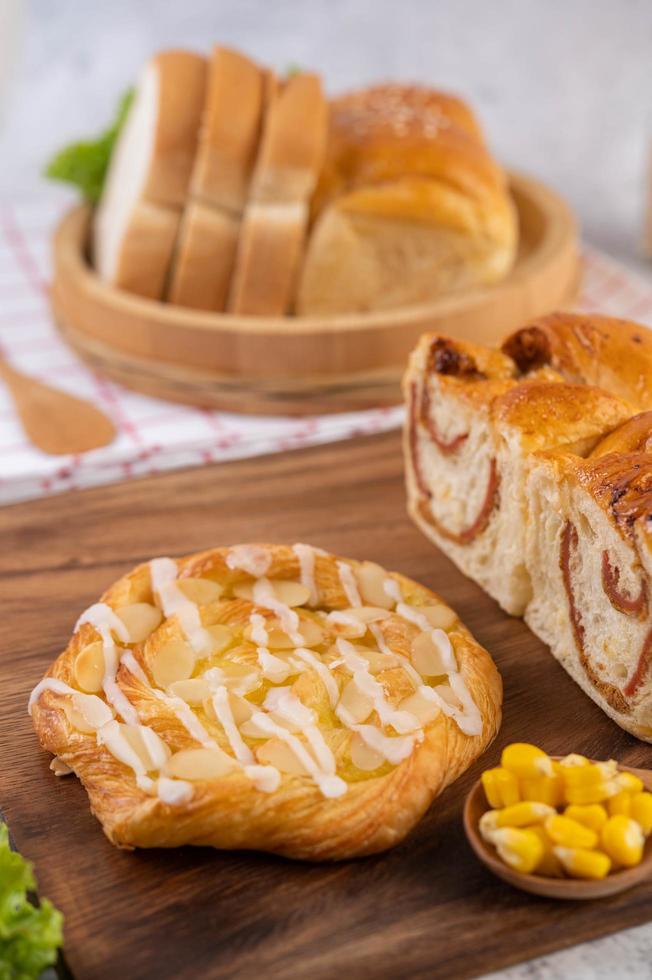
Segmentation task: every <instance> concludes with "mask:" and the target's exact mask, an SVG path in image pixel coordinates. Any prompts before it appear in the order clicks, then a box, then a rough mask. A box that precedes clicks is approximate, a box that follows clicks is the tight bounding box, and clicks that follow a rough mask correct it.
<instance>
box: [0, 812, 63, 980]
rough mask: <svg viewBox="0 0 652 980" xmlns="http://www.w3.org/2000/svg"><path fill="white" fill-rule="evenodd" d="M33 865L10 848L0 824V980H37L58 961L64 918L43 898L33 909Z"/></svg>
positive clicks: (2, 826) (34, 887)
mask: <svg viewBox="0 0 652 980" xmlns="http://www.w3.org/2000/svg"><path fill="white" fill-rule="evenodd" d="M35 889H36V881H35V879H34V872H33V871H32V865H31V864H30V862H29V861H26V860H25V859H24V858H23V857H21V856H20V854H18V853H17V852H16V851H12V850H11V849H10V847H9V834H8V832H7V827H6V825H5V824H4V823H1V822H0V980H36V978H37V977H39V976H40V974H41V973H42V972H43V970H45V969H46V967H48V966H52V964H54V963H55V962H56V959H57V949H58V948H59V946H61V943H62V942H63V929H62V926H63V916H62V915H61V912H58V911H57V909H55V908H54V906H53V905H52V903H51V902H49V901H48V900H47V899H46V898H44V899H42V900H41V903H40V905H38V906H35V905H32V903H31V902H30V901H29V899H28V897H27V893H28V892H30V891H34V890H35Z"/></svg>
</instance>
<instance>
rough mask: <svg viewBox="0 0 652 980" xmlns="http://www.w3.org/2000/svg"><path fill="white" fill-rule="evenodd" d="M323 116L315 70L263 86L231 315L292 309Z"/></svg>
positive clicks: (320, 146)
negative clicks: (265, 94) (264, 100)
mask: <svg viewBox="0 0 652 980" xmlns="http://www.w3.org/2000/svg"><path fill="white" fill-rule="evenodd" d="M326 120H327V117H326V101H325V99H324V95H323V92H322V87H321V82H320V79H319V77H318V76H317V75H313V74H311V73H309V72H303V73H300V74H298V75H293V76H292V77H291V78H289V79H288V80H287V81H286V82H285V84H284V85H282V86H280V87H273V86H270V98H269V105H268V108H267V111H266V115H265V120H264V124H263V133H262V137H261V143H260V148H259V151H258V157H257V160H256V166H255V169H254V173H253V177H252V182H251V189H250V193H249V199H248V202H247V207H246V210H245V214H244V219H243V223H242V228H241V233H240V240H239V244H238V252H237V258H236V263H235V269H234V274H233V281H232V284H231V291H230V297H229V303H228V309H229V311H230V312H231V313H240V314H254V315H261V316H277V315H281V314H284V313H288V312H290V311H291V308H292V305H293V301H294V294H295V288H296V279H297V273H298V269H299V265H300V262H301V255H302V250H303V244H304V239H305V234H306V229H307V225H308V210H309V200H310V196H311V194H312V192H313V190H314V187H315V184H316V182H317V177H318V174H319V171H320V168H321V165H322V161H323V155H324V147H325V141H326V126H327V121H326Z"/></svg>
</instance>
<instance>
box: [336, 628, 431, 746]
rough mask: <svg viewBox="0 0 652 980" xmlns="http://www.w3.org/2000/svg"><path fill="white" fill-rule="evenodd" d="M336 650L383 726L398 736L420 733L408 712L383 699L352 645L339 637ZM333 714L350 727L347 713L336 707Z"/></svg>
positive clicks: (381, 693) (380, 690)
mask: <svg viewBox="0 0 652 980" xmlns="http://www.w3.org/2000/svg"><path fill="white" fill-rule="evenodd" d="M337 649H338V650H339V652H340V654H341V655H342V660H343V661H344V663H345V665H346V667H347V670H349V671H350V672H351V674H352V675H353V682H354V684H355V686H356V687H357V688H358V690H359V691H360V693H361V694H364V695H365V697H368V698H369V700H370V701H371V702H372V704H373V706H374V709H375V710H376V712H377V713H378V717H379V718H380V721H381V723H382V724H383V725H391V726H392V728H394V729H395V730H396V731H397V732H399V733H400V734H406V733H407V732H415V731H421V725H420V723H419V720H418V718H415V716H414V715H412V714H410V712H409V711H400V710H397V709H396V708H392V706H391V704H390V703H389V701H388V700H387V698H386V697H385V692H384V691H383V686H382V684H380V683H379V682H378V681H377V680H376V678H375V677H374V676H373V675H372V674H371V673H370V672H369V665H368V663H367V661H366V660H365V659H364V657H361V656H360V655H359V654H358V653H356V650H355V647H354V646H353V644H351V643H349V642H348V640H345V639H343V638H342V637H341V636H340V637H338V638H337ZM335 714H336V715H337V716H338V717H340V716H341V715H342V714H343V715H344V716H345V717H346V719H347V721H346V722H345V724H346V725H347V727H349V728H350V727H351V716H350V715H349V713H348V711H346V709H345V708H343V707H342V705H338V707H337V708H336V709H335Z"/></svg>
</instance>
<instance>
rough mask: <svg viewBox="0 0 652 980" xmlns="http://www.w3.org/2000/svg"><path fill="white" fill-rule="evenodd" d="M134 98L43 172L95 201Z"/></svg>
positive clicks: (129, 97) (131, 92)
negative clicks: (97, 131) (94, 134)
mask: <svg viewBox="0 0 652 980" xmlns="http://www.w3.org/2000/svg"><path fill="white" fill-rule="evenodd" d="M133 99H134V90H133V89H129V90H128V91H127V92H125V94H124V95H123V96H122V98H121V99H120V104H119V106H118V111H117V113H116V117H115V120H114V122H113V124H112V125H111V126H110V127H109V128H108V129H107V130H106V131H105V132H104V133H102V134H101V135H100V136H98V137H97V139H94V140H84V141H82V142H79V143H71V144H70V145H69V146H65V147H64V148H63V149H62V150H59V152H58V153H57V154H56V155H55V156H54V157H53V158H52V159H51V160H50V162H49V163H48V165H47V167H46V168H45V170H44V174H45V176H46V177H50V178H51V179H52V180H61V181H63V182H64V183H66V184H74V186H75V187H77V188H79V190H80V191H81V193H82V196H83V197H84V198H85V199H86V200H87V201H90V202H91V204H96V203H97V202H98V201H99V199H100V194H101V193H102V187H103V186H104V178H105V177H106V172H107V170H108V167H109V161H110V159H111V153H112V152H113V147H114V145H115V141H116V139H117V138H118V134H119V132H120V130H121V129H122V127H123V126H124V123H125V120H126V118H127V115H128V114H129V109H130V108H131V103H132V102H133ZM0 980H1V978H0Z"/></svg>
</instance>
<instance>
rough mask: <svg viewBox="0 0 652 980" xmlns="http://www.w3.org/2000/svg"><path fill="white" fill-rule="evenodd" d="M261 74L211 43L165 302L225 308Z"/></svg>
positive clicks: (260, 101)
mask: <svg viewBox="0 0 652 980" xmlns="http://www.w3.org/2000/svg"><path fill="white" fill-rule="evenodd" d="M264 90H265V73H264V72H263V71H262V70H261V69H260V68H259V67H258V66H257V65H256V64H254V62H252V61H250V60H249V59H248V58H246V57H245V56H244V55H241V54H238V53H237V52H236V51H231V50H229V49H228V48H221V47H215V48H214V49H213V55H212V58H211V63H210V68H209V74H208V88H207V97H206V106H205V109H204V113H203V117H202V124H201V129H200V135H199V146H198V148H197V156H196V158H195V164H194V167H193V173H192V179H191V183H190V200H189V201H188V204H187V206H186V209H185V212H184V217H183V221H182V223H181V228H180V232H179V238H178V241H177V248H176V255H175V260H174V262H173V268H172V273H171V277H170V286H169V291H168V299H169V301H170V302H171V303H178V304H179V305H181V306H190V307H194V308H195V309H201V310H224V309H225V308H226V300H227V296H228V291H229V286H230V282H231V275H232V272H233V267H234V264H235V256H236V249H237V243H238V234H239V230H240V222H241V218H242V213H243V211H244V208H245V204H246V200H247V192H248V189H249V181H250V178H251V171H252V169H253V165H254V162H255V158H256V150H257V147H258V141H259V137H260V128H261V121H262V112H263V105H264Z"/></svg>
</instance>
